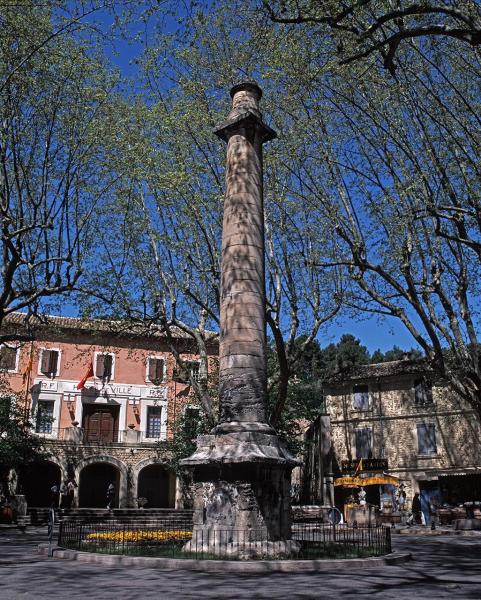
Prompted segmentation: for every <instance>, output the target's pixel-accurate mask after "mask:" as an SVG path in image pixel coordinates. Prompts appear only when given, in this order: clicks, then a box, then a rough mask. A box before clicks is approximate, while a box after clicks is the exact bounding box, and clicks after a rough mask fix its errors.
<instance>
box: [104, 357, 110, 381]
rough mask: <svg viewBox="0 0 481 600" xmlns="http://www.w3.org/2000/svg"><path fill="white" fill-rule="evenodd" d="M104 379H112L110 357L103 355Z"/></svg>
mask: <svg viewBox="0 0 481 600" xmlns="http://www.w3.org/2000/svg"><path fill="white" fill-rule="evenodd" d="M103 376H104V378H105V379H110V378H111V377H112V355H111V354H104V375H103Z"/></svg>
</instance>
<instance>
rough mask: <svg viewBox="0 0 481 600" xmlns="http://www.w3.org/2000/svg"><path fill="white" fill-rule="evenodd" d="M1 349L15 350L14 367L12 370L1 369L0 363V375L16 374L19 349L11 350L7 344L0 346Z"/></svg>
mask: <svg viewBox="0 0 481 600" xmlns="http://www.w3.org/2000/svg"><path fill="white" fill-rule="evenodd" d="M2 348H9V349H10V350H15V367H14V368H13V369H3V368H2V366H1V363H0V373H18V365H19V362H20V348H19V347H16V348H13V347H12V346H9V345H8V344H0V350H1V349H2Z"/></svg>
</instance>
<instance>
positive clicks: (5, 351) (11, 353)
mask: <svg viewBox="0 0 481 600" xmlns="http://www.w3.org/2000/svg"><path fill="white" fill-rule="evenodd" d="M16 368H17V349H16V348H10V347H9V346H1V347H0V371H15V369H16Z"/></svg>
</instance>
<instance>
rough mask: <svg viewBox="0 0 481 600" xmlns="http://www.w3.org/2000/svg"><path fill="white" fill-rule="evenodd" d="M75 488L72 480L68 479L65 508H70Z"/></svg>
mask: <svg viewBox="0 0 481 600" xmlns="http://www.w3.org/2000/svg"><path fill="white" fill-rule="evenodd" d="M76 487H77V486H76V484H75V481H74V480H73V479H69V480H68V482H67V506H66V507H67V508H72V504H73V501H74V498H75V488H76Z"/></svg>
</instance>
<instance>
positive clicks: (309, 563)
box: [38, 544, 412, 573]
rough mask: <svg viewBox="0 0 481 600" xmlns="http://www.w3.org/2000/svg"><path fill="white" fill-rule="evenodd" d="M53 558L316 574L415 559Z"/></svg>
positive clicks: (73, 554)
mask: <svg viewBox="0 0 481 600" xmlns="http://www.w3.org/2000/svg"><path fill="white" fill-rule="evenodd" d="M38 553H39V554H41V555H43V556H47V555H48V544H39V546H38ZM53 558H60V559H63V560H75V561H77V562H81V563H90V564H100V565H105V566H106V567H155V568H156V569H164V570H184V571H204V572H207V573H275V572H278V573H314V572H319V571H332V570H336V571H350V570H352V569H372V568H376V567H378V568H379V567H386V566H393V565H400V564H403V563H405V562H408V561H410V560H411V559H412V555H411V553H410V552H393V553H392V554H388V555H386V556H376V557H372V558H349V559H344V560H339V559H336V560H278V561H274V560H259V561H232V560H193V559H190V558H185V559H184V558H180V559H176V558H155V557H150V556H123V555H118V554H94V553H90V552H79V551H76V550H65V549H63V548H60V547H59V546H54V547H53Z"/></svg>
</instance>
